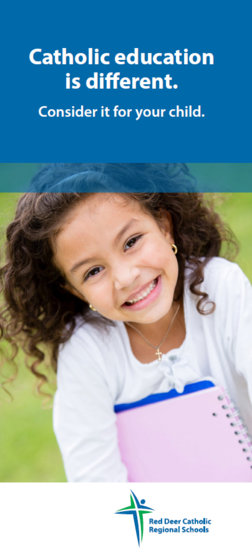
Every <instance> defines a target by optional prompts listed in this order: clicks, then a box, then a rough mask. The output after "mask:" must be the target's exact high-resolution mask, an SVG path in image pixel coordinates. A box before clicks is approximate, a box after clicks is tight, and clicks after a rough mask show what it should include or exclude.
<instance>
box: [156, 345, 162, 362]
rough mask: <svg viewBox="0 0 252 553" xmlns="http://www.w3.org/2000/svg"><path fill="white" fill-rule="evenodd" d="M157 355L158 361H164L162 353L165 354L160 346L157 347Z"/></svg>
mask: <svg viewBox="0 0 252 553" xmlns="http://www.w3.org/2000/svg"><path fill="white" fill-rule="evenodd" d="M156 355H157V358H158V361H162V355H163V354H162V351H160V349H159V348H157V353H156Z"/></svg>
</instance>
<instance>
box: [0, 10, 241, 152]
mask: <svg viewBox="0 0 252 553" xmlns="http://www.w3.org/2000/svg"><path fill="white" fill-rule="evenodd" d="M232 6H233V5H232V4H230V3H228V2H220V1H218V2H217V1H216V0H213V1H212V2H211V3H203V2H201V1H191V2H186V1H185V0H183V1H181V2H165V1H162V2H161V1H160V0H159V1H157V2H154V3H151V4H148V3H146V2H143V1H142V0H141V1H138V2H136V1H134V2H133V1H132V0H130V1H127V2H126V3H118V2H101V1H96V2H92V3H91V2H90V3H89V4H88V3H87V2H76V1H73V2H71V3H64V2H58V1H54V2H48V0H46V1H45V2H43V3H34V2H29V1H27V2H25V3H17V2H14V4H13V3H11V4H8V5H5V7H4V8H2V29H1V39H0V40H1V48H0V52H1V74H2V79H1V83H2V84H1V97H2V102H1V149H0V161H1V162H4V163H13V162H15V163H17V162H19V163H20V162H21V163H23V162H29V163H31V162H33V163H38V162H40V163H43V162H77V163H80V162H110V163H115V162H117V163H118V162H119V163H128V162H131V163H133V162H137V163H139V162H142V163H149V162H152V163H163V162H182V161H187V162H191V163H198V162H201V163H205V162H221V163H224V162H225V163H226V162H229V163H230V162H232V163H234V162H235V163H237V162H240V163H244V162H246V163H249V162H252V148H251V124H252V110H251V108H250V104H251V80H252V79H251V75H252V72H251V15H252V8H251V3H250V2H248V1H246V2H244V1H241V2H239V3H238V4H236V5H235V8H234V7H232Z"/></svg>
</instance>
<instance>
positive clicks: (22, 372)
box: [0, 164, 252, 482]
mask: <svg viewBox="0 0 252 553" xmlns="http://www.w3.org/2000/svg"><path fill="white" fill-rule="evenodd" d="M189 167H190V170H191V172H192V174H193V175H195V176H196V178H197V179H198V181H199V182H200V180H202V181H205V182H209V183H213V182H216V183H218V185H219V187H221V188H222V187H223V188H222V189H223V190H225V189H226V186H227V183H228V182H229V181H230V179H233V182H239V181H238V180H237V179H240V182H241V181H242V182H243V183H245V184H246V185H247V187H248V188H247V189H252V186H251V183H252V166H251V164H243V165H242V164H189ZM35 171H36V165H35V164H2V165H0V185H1V182H2V183H3V182H4V184H5V185H6V184H7V185H11V186H12V190H13V189H15V188H14V185H13V183H14V184H15V183H16V186H17V188H18V186H19V184H20V183H21V184H26V183H27V182H28V181H29V179H30V178H31V176H32V175H33V174H34V172H35ZM243 189H244V188H243ZM18 197H19V194H17V193H11V194H8V193H2V194H0V220H1V228H2V231H3V233H2V238H1V240H3V237H4V229H5V227H6V225H7V224H8V222H9V221H11V219H12V216H13V213H14V210H15V206H16V202H17V199H18ZM221 198H222V200H221ZM221 198H220V197H219V196H218V202H217V203H218V207H217V209H218V211H219V212H220V213H221V214H222V216H223V218H224V219H225V221H226V222H227V223H228V224H229V225H230V227H231V228H232V230H233V231H234V233H235V235H236V237H237V238H238V240H239V243H240V253H239V255H238V257H237V260H236V261H237V262H238V263H239V265H240V266H241V268H242V269H243V271H244V272H245V273H246V275H247V276H248V277H249V279H250V280H251V281H252V263H251V259H252V193H243V194H239V193H236V194H222V195H221ZM18 365H19V366H18V369H19V374H18V377H17V379H16V380H15V382H14V384H13V385H12V386H11V387H10V390H11V393H12V396H13V401H12V402H9V401H8V398H7V397H6V394H4V393H3V392H2V393H1V396H0V401H1V403H0V452H1V454H0V481H1V482H65V481H66V478H65V474H64V469H63V464H62V460H61V456H60V452H59V449H58V446H57V443H56V440H55V437H54V434H53V430H52V410H51V409H48V408H45V407H43V404H42V400H41V398H39V397H38V396H37V395H36V393H35V392H34V391H33V388H34V378H33V377H32V376H31V375H30V374H29V372H28V370H27V369H25V367H24V363H23V361H22V358H21V357H20V359H19V362H18Z"/></svg>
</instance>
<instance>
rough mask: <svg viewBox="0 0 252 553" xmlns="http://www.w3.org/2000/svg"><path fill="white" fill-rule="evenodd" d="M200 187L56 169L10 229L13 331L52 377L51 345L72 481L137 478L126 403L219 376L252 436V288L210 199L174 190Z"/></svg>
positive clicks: (57, 421) (41, 176)
mask: <svg viewBox="0 0 252 553" xmlns="http://www.w3.org/2000/svg"><path fill="white" fill-rule="evenodd" d="M188 182H189V175H188V172H187V170H186V167H185V166H180V165H179V166H174V165H169V164H162V165H161V164H160V165H153V164H136V165H133V164H126V165H124V164H122V165H120V164H95V165H88V164H77V165H76V164H74V165H72V164H67V165H64V164H56V165H49V166H46V167H44V168H42V170H41V171H40V172H39V173H38V175H37V176H36V177H35V179H34V180H33V183H32V190H36V191H39V193H27V194H24V195H23V196H22V197H21V199H20V201H19V204H18V207H17V212H16V216H15V219H14V221H13V222H12V223H11V224H10V225H9V227H8V229H7V244H6V254H7V259H6V264H5V266H4V267H3V268H2V270H1V278H2V287H3V290H4V298H5V306H4V309H3V311H2V314H1V329H2V335H3V336H4V338H5V339H7V340H8V341H9V342H11V343H12V344H14V345H16V344H18V343H19V344H21V345H22V348H23V349H24V350H25V352H26V353H28V355H29V356H31V357H33V363H32V365H31V367H30V368H31V371H32V372H33V373H34V374H35V375H36V376H38V377H39V378H40V379H42V382H43V380H44V381H45V380H46V377H45V376H43V373H41V372H40V364H41V363H42V362H43V361H44V358H45V351H44V345H46V346H47V349H48V350H49V351H50V354H51V360H52V363H53V366H54V367H55V368H56V365H57V373H58V390H57V392H56V396H55V401H54V430H55V433H56V436H57V440H58V443H59V446H60V449H61V452H62V456H63V461H64V466H65V470H66V475H67V478H68V480H69V481H94V482H98V481H99V482H101V481H108V482H112V481H116V482H123V481H127V468H126V467H125V466H124V464H123V463H122V461H121V458H120V452H119V448H118V443H117V430H116V423H115V414H114V406H115V405H118V404H122V403H131V402H135V401H138V400H140V399H142V398H145V397H146V396H148V395H150V394H153V393H157V392H166V391H169V390H170V389H172V388H175V389H176V390H177V391H178V392H182V391H183V389H184V386H185V385H186V384H188V383H190V382H195V381H197V380H199V379H201V378H204V377H206V376H211V377H213V378H214V379H216V381H217V382H218V383H220V384H221V385H223V386H224V387H225V388H227V389H228V390H229V392H230V394H231V396H232V398H233V399H234V400H235V402H236V403H237V405H238V407H239V409H240V411H241V412H242V414H243V417H244V419H245V421H246V423H247V425H250V428H251V427H252V424H251V421H252V416H251V415H252V407H251V400H252V345H251V343H252V341H251V331H252V291H251V286H250V283H249V282H248V280H247V278H246V277H245V275H244V274H243V273H242V271H241V270H240V269H239V267H238V266H237V265H235V264H233V263H231V262H229V261H227V260H226V259H224V258H222V257H219V255H220V249H221V246H222V243H223V241H226V243H227V244H228V245H232V243H233V242H232V239H231V237H230V235H229V233H228V231H227V230H226V228H225V226H224V225H223V223H222V222H221V220H220V218H219V216H218V215H217V213H215V212H214V211H213V209H212V208H211V207H210V206H209V205H207V204H206V202H205V199H204V197H203V195H202V194H198V193H192V194H190V193H187V192H186V193H177V192H174V187H176V186H178V187H180V188H179V189H180V190H181V187H182V188H183V187H184V189H185V190H188V184H187V183H188ZM46 187H47V188H46ZM151 187H152V188H151ZM139 188H140V190H144V189H145V190H148V193H147V192H141V193H132V192H131V191H132V190H139ZM108 189H109V190H110V191H111V190H112V191H115V190H119V191H120V193H114V192H113V193H111V192H107V193H106V194H102V193H100V192H97V190H103V191H107V190H108ZM153 189H154V190H158V192H151V190H153ZM44 190H47V191H48V190H49V192H44ZM62 190H64V191H67V193H64V192H62ZM69 190H71V192H69ZM92 190H95V191H96V192H92ZM162 190H166V192H165V193H161V192H160V191H162ZM169 190H173V192H170V193H167V192H169ZM83 191H86V193H83ZM127 191H128V193H126V192H127ZM14 354H15V353H14Z"/></svg>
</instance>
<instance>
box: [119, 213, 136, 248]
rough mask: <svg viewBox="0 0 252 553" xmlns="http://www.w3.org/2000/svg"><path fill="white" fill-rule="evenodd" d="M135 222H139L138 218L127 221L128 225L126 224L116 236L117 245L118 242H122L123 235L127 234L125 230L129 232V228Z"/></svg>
mask: <svg viewBox="0 0 252 553" xmlns="http://www.w3.org/2000/svg"><path fill="white" fill-rule="evenodd" d="M134 223H137V220H136V219H130V221H128V223H126V225H124V227H123V228H122V230H120V232H119V233H118V234H117V236H116V238H115V246H117V244H118V243H119V242H120V240H121V238H122V237H123V235H124V234H125V232H127V230H129V228H130V227H131V226H132V225H133V224H134Z"/></svg>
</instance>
